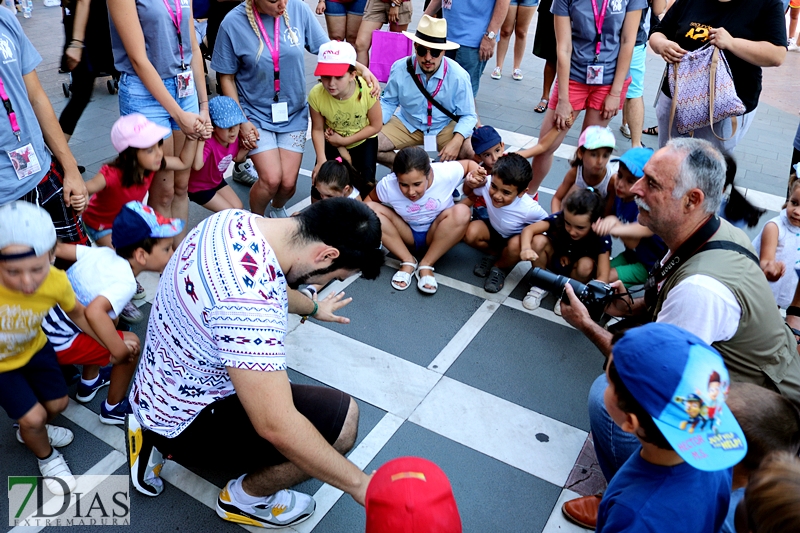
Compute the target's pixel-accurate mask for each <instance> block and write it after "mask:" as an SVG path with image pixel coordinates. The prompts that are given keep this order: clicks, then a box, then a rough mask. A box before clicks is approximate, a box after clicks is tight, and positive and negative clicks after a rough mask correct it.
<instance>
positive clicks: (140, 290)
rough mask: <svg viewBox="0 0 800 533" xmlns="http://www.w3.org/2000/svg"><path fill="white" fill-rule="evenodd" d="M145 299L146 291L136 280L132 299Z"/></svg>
mask: <svg viewBox="0 0 800 533" xmlns="http://www.w3.org/2000/svg"><path fill="white" fill-rule="evenodd" d="M146 297H147V291H145V290H144V287H142V284H141V283H139V280H136V292H135V293H133V299H134V300H141V299H142V298H146Z"/></svg>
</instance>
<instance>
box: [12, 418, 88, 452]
mask: <svg viewBox="0 0 800 533" xmlns="http://www.w3.org/2000/svg"><path fill="white" fill-rule="evenodd" d="M45 428H47V440H49V441H50V446H52V447H53V448H61V447H63V446H66V445H67V444H69V443H70V442H72V439H74V438H75V435H73V434H72V431H70V430H68V429H67V428H62V427H61V426H51V425H50V424H45ZM17 441H18V442H21V443H22V444H25V441H24V440H22V433H20V432H19V429H17Z"/></svg>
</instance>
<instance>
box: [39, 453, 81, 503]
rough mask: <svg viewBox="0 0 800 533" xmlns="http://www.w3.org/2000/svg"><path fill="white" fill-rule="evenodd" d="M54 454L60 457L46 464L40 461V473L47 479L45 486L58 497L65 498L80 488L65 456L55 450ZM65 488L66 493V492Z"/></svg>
mask: <svg viewBox="0 0 800 533" xmlns="http://www.w3.org/2000/svg"><path fill="white" fill-rule="evenodd" d="M54 453H57V454H58V455H57V456H56V457H55V458H53V459H51V460H49V461H47V462H46V463H42V462H41V461H39V472H41V473H42V476H43V477H45V478H46V479H45V480H44V484H45V486H46V487H47V488H48V490H49V491H50V492H52V493H53V494H55V495H56V496H63V495H64V494H67V493H69V492H72V491H73V490H75V487H77V486H78V483H77V481H75V477H73V475H72V471H71V470H70V469H69V467H68V466H67V461H65V460H64V456H63V455H61V453H59V452H58V451H55V450H54ZM47 478H57V479H47ZM59 481H60V483H59ZM65 486H66V491H65V490H64V488H65Z"/></svg>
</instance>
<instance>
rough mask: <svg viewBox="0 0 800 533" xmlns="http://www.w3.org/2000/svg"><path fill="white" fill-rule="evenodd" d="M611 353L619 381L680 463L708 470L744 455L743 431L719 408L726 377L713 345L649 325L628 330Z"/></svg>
mask: <svg viewBox="0 0 800 533" xmlns="http://www.w3.org/2000/svg"><path fill="white" fill-rule="evenodd" d="M613 354H614V366H615V367H616V369H617V372H618V373H619V377H620V379H621V380H622V382H623V383H624V384H625V386H626V387H627V388H628V390H629V391H630V393H631V394H632V395H633V397H634V398H636V400H637V401H638V402H639V403H640V404H641V406H642V407H643V408H644V410H645V411H647V413H648V414H649V415H650V416H652V417H653V421H654V422H655V423H656V426H658V429H660V430H661V433H662V434H663V435H664V437H665V438H666V439H667V441H668V442H669V443H670V445H671V446H672V448H673V449H674V450H675V451H676V452H677V453H678V455H680V456H681V458H682V459H683V460H684V461H686V462H687V463H688V464H690V465H691V466H693V467H695V468H697V469H698V470H705V471H708V472H711V471H715V470H724V469H726V468H730V467H732V466H733V465H735V464H737V463H738V462H739V461H741V460H742V459H743V458H744V456H745V454H746V453H747V441H746V440H745V437H744V432H743V431H742V428H741V427H739V423H738V422H737V421H736V419H735V418H734V417H733V414H732V413H731V411H730V410H729V409H728V408H727V407H726V406H725V399H726V398H727V396H728V388H729V386H730V382H731V380H730V376H729V375H728V369H727V368H726V367H725V363H724V362H723V360H722V357H721V356H720V355H719V353H718V352H717V351H716V350H715V349H714V348H712V347H710V346H709V345H707V344H706V343H705V342H703V341H702V340H700V339H699V338H698V337H696V336H695V335H693V334H691V333H689V332H688V331H686V330H684V329H681V328H679V327H677V326H673V325H671V324H663V323H654V324H647V325H645V326H642V327H639V328H636V329H632V330H630V331H628V332H627V333H626V334H625V336H624V337H622V338H621V339H620V340H619V341H618V342H617V343H616V344H615V345H614V350H613Z"/></svg>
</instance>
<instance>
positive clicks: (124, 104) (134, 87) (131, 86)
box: [119, 73, 200, 137]
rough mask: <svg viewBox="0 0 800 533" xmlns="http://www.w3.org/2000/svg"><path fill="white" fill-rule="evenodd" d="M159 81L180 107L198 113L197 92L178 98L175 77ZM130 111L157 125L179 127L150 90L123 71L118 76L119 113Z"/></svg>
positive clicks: (128, 112)
mask: <svg viewBox="0 0 800 533" xmlns="http://www.w3.org/2000/svg"><path fill="white" fill-rule="evenodd" d="M161 81H163V82H164V86H165V87H166V88H167V91H169V94H170V95H171V96H172V97H173V98H174V99H175V101H176V102H178V105H180V106H181V109H183V110H184V111H187V112H189V113H200V106H199V105H198V104H197V92H195V94H193V95H192V96H186V97H184V98H178V82H177V80H176V79H175V78H166V79H163V80H161ZM131 113H141V114H142V115H144V116H145V117H147V118H148V119H149V120H151V121H153V122H155V123H156V124H158V125H159V126H164V127H165V128H169V129H170V130H179V129H181V127H180V126H179V125H178V123H177V122H175V119H173V118H172V117H171V116H170V115H169V113H167V110H166V109H164V107H163V106H162V105H161V104H159V103H158V100H156V99H155V98H154V97H153V95H152V94H150V91H148V90H147V87H145V86H144V83H142V80H141V79H139V77H138V76H135V75H133V74H124V73H123V74H122V75H121V76H120V78H119V114H120V115H121V116H125V115H130V114H131ZM167 137H169V135H167Z"/></svg>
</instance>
